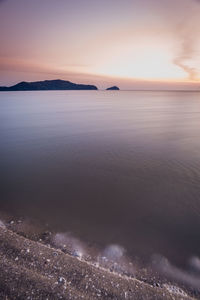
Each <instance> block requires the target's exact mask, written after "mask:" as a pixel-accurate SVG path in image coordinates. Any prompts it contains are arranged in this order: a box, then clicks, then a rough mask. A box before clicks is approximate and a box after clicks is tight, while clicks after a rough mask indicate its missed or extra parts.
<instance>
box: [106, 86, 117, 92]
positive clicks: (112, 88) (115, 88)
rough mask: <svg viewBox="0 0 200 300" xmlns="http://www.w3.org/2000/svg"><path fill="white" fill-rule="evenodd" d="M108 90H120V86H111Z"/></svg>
mask: <svg viewBox="0 0 200 300" xmlns="http://www.w3.org/2000/svg"><path fill="white" fill-rule="evenodd" d="M106 90H107V91H119V90H120V89H119V87H118V86H111V87H109V88H107V89H106Z"/></svg>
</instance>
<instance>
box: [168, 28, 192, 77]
mask: <svg viewBox="0 0 200 300" xmlns="http://www.w3.org/2000/svg"><path fill="white" fill-rule="evenodd" d="M194 55H195V39H194V37H193V35H187V34H184V35H183V36H182V41H181V43H180V49H179V51H178V53H177V55H176V57H175V58H174V60H173V63H174V64H175V65H177V66H178V67H180V68H181V69H183V70H184V71H185V72H186V73H187V74H188V79H190V80H196V79H197V75H198V71H197V69H196V68H195V67H191V66H190V65H189V64H188V62H189V61H190V60H192V59H193V57H194Z"/></svg>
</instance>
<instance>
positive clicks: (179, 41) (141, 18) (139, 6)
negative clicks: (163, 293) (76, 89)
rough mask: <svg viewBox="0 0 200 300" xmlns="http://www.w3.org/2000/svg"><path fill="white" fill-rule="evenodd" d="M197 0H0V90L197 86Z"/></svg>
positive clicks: (199, 63) (199, 6) (199, 25)
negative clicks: (37, 85) (41, 85)
mask: <svg viewBox="0 0 200 300" xmlns="http://www.w3.org/2000/svg"><path fill="white" fill-rule="evenodd" d="M199 16H200V0H42V1H41V0H0V85H1V86H2V85H8V86H9V85H12V84H15V83H17V82H19V81H36V80H44V79H58V78H59V79H64V80H70V81H73V82H76V83H90V84H95V85H97V86H98V87H99V88H100V89H101V88H105V87H108V86H110V85H113V84H115V85H118V86H119V87H120V88H121V89H154V88H156V89H196V88H200V18H199Z"/></svg>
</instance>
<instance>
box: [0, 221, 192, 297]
mask: <svg viewBox="0 0 200 300" xmlns="http://www.w3.org/2000/svg"><path fill="white" fill-rule="evenodd" d="M0 225H1V226H0V298H1V299H90V300H92V299H136V300H137V299H143V300H145V299H152V300H155V299H173V300H176V299H194V298H192V297H190V296H188V295H187V294H185V293H181V292H180V291H181V290H180V291H179V293H177V290H173V289H171V290H170V289H169V288H168V287H167V285H158V286H157V284H156V283H155V284H154V285H150V284H148V283H145V282H143V281H141V280H138V279H136V278H131V277H128V276H125V275H120V274H117V273H114V272H110V271H109V270H108V269H104V268H102V267H99V266H98V265H94V264H92V263H91V262H89V261H85V260H83V259H80V258H78V257H75V256H71V255H69V254H67V253H64V252H63V251H61V250H60V249H56V248H54V247H52V246H50V245H48V244H45V243H43V241H42V240H41V239H40V240H39V241H37V240H35V241H34V240H31V239H29V238H27V237H24V236H22V235H21V234H19V233H16V232H14V231H12V230H11V228H10V227H6V226H4V224H3V223H2V224H0Z"/></svg>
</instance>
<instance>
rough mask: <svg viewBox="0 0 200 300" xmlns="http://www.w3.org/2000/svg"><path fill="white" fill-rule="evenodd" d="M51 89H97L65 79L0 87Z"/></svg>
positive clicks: (3, 88) (11, 88)
mask: <svg viewBox="0 0 200 300" xmlns="http://www.w3.org/2000/svg"><path fill="white" fill-rule="evenodd" d="M50 90H51V91H53V90H98V88H97V87H96V86H95V85H86V84H76V83H73V82H70V81H65V80H60V79H56V80H44V81H35V82H26V81H22V82H20V83H17V84H16V85H13V86H10V87H6V86H3V87H0V91H50Z"/></svg>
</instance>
